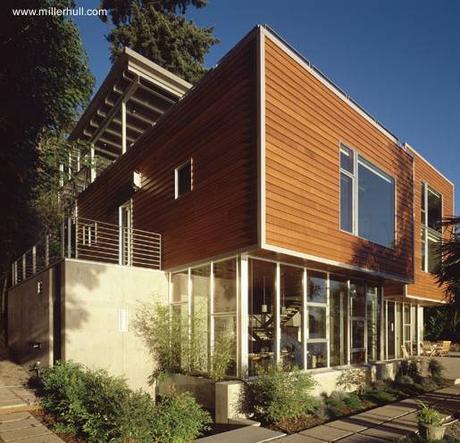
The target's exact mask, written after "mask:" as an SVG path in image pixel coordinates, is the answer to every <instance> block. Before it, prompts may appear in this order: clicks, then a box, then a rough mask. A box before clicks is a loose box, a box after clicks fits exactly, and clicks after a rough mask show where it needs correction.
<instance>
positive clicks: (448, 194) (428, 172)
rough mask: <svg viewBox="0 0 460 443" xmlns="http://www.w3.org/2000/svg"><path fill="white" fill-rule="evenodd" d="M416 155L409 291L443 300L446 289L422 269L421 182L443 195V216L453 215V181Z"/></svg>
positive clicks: (445, 235)
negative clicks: (412, 276)
mask: <svg viewBox="0 0 460 443" xmlns="http://www.w3.org/2000/svg"><path fill="white" fill-rule="evenodd" d="M414 155H415V180H414V211H415V223H414V239H415V242H414V247H415V250H414V257H415V260H414V263H415V283H414V284H411V285H408V288H407V293H408V295H410V296H413V297H421V298H429V299H433V300H443V299H444V295H445V294H444V291H443V289H442V288H441V287H439V285H438V284H437V283H436V280H435V278H434V276H433V275H432V274H430V273H428V272H424V271H422V269H421V266H422V263H421V262H422V252H421V251H422V249H421V238H420V233H421V229H422V224H421V199H422V196H421V193H422V191H421V184H422V182H425V183H427V184H428V186H430V187H431V188H432V189H434V190H435V191H437V192H438V193H440V194H441V195H442V205H443V214H442V215H443V217H449V216H452V215H453V209H454V207H453V202H454V189H453V186H452V184H451V183H449V181H447V180H446V179H445V178H444V177H442V176H441V175H440V174H439V173H438V172H437V171H436V170H435V169H434V168H433V167H432V166H431V165H430V164H429V163H427V162H426V161H425V160H424V159H423V158H421V157H420V156H418V155H416V154H414ZM444 237H445V238H448V237H449V232H448V230H445V231H444Z"/></svg>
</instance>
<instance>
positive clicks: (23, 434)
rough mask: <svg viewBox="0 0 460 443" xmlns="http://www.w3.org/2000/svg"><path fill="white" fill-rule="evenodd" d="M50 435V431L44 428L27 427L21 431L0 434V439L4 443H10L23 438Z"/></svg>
mask: <svg viewBox="0 0 460 443" xmlns="http://www.w3.org/2000/svg"><path fill="white" fill-rule="evenodd" d="M50 433H51V432H50V430H49V429H48V428H46V427H45V426H38V427H27V428H23V429H15V430H14V431H5V432H0V439H1V440H2V441H4V442H10V441H17V440H22V439H25V438H32V437H39V436H42V435H47V434H50Z"/></svg>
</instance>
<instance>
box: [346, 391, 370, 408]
mask: <svg viewBox="0 0 460 443" xmlns="http://www.w3.org/2000/svg"><path fill="white" fill-rule="evenodd" d="M344 402H345V404H346V405H347V406H348V407H349V408H350V409H352V410H353V411H360V410H361V409H364V407H365V406H364V404H363V401H362V400H361V398H360V397H359V395H357V394H356V393H354V392H352V393H350V394H348V395H347V396H346V397H345V399H344Z"/></svg>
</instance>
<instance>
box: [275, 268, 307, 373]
mask: <svg viewBox="0 0 460 443" xmlns="http://www.w3.org/2000/svg"><path fill="white" fill-rule="evenodd" d="M303 277H304V271H303V269H302V268H295V267H292V266H284V265H281V266H280V289H281V290H280V332H281V338H280V353H281V360H282V362H283V365H284V366H285V367H286V368H291V367H292V366H297V367H299V368H302V366H303V346H302V343H303V337H302V324H303V315H302V311H303V308H302V306H303Z"/></svg>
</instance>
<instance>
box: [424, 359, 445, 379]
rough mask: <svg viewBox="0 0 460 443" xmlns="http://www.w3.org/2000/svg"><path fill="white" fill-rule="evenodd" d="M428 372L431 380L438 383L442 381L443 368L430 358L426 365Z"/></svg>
mask: <svg viewBox="0 0 460 443" xmlns="http://www.w3.org/2000/svg"><path fill="white" fill-rule="evenodd" d="M428 370H429V371H430V374H431V378H432V379H433V380H434V381H435V382H436V383H439V382H441V381H442V380H443V374H444V366H443V365H442V364H441V363H439V361H438V360H435V359H434V358H432V359H431V360H430V361H429V363H428Z"/></svg>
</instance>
